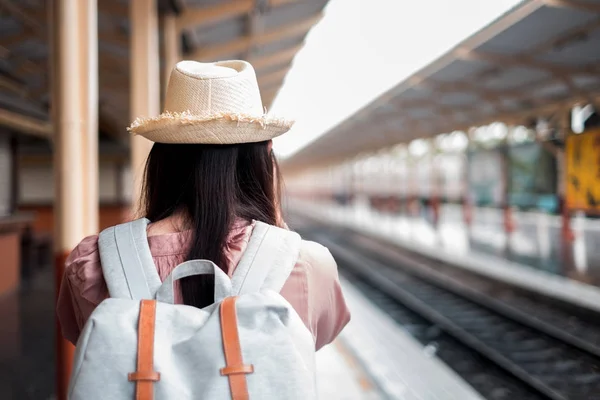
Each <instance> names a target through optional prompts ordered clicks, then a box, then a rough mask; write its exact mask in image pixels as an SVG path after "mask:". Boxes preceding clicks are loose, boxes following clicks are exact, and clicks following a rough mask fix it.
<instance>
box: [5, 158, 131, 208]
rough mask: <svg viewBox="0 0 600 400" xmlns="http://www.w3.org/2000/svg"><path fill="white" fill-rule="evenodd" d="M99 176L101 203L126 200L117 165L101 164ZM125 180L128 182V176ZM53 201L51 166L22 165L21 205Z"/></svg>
mask: <svg viewBox="0 0 600 400" xmlns="http://www.w3.org/2000/svg"><path fill="white" fill-rule="evenodd" d="M99 174H100V176H99V197H100V202H101V203H117V202H121V201H123V200H124V199H119V198H118V193H119V192H118V190H119V189H118V168H117V165H116V163H115V162H101V164H100V168H99ZM123 179H124V181H125V182H127V176H126V175H125V176H124V177H123ZM0 184H1V183H0ZM125 186H127V185H125ZM0 187H2V186H0ZM53 200H54V174H53V171H52V166H51V164H50V163H48V164H39V163H35V164H28V163H21V165H20V168H19V204H23V205H26V204H50V203H52V202H53Z"/></svg>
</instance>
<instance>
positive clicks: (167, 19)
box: [162, 14, 181, 95]
mask: <svg viewBox="0 0 600 400" xmlns="http://www.w3.org/2000/svg"><path fill="white" fill-rule="evenodd" d="M162 31H163V55H164V60H165V65H164V69H163V91H162V92H163V95H164V94H165V93H166V92H167V85H168V83H169V75H170V74H171V70H172V69H173V67H175V64H177V62H178V61H179V60H181V54H180V53H181V50H180V47H181V46H180V45H181V44H180V40H179V39H180V35H179V31H178V30H177V17H176V16H175V15H173V14H169V15H165V16H164V17H163V19H162Z"/></svg>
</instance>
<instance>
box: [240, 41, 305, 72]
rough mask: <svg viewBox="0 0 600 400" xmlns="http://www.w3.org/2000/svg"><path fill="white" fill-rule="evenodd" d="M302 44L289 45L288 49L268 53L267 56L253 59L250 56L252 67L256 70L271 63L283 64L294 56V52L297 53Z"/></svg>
mask: <svg viewBox="0 0 600 400" xmlns="http://www.w3.org/2000/svg"><path fill="white" fill-rule="evenodd" d="M303 46H304V44H299V45H297V46H294V47H290V48H288V49H285V50H282V51H279V52H277V53H274V54H269V55H267V56H262V57H257V58H254V59H253V58H251V59H250V62H252V65H253V66H254V68H255V69H256V70H257V71H258V70H260V69H263V68H268V67H270V66H272V65H278V64H283V63H286V62H291V61H292V59H293V58H294V57H295V55H296V53H298V51H299V50H300V49H301V48H302V47H303Z"/></svg>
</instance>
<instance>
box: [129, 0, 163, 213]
mask: <svg viewBox="0 0 600 400" xmlns="http://www.w3.org/2000/svg"><path fill="white" fill-rule="evenodd" d="M129 20H130V23H131V43H130V45H131V49H130V55H129V59H130V74H129V76H130V79H131V89H130V113H131V120H132V121H133V120H134V119H136V118H138V117H151V116H156V115H158V114H159V112H160V110H159V108H160V86H159V85H160V71H159V61H160V57H159V51H158V50H159V49H158V8H157V6H156V0H131V2H130V6H129ZM151 148H152V142H150V141H149V140H147V139H145V138H142V137H140V136H134V137H132V138H131V171H132V175H133V199H134V200H133V202H134V209H137V208H138V207H139V206H140V204H139V203H140V202H139V199H140V193H141V188H142V182H143V172H144V167H145V162H146V158H147V157H148V153H149V152H150V149H151ZM135 203H137V204H135Z"/></svg>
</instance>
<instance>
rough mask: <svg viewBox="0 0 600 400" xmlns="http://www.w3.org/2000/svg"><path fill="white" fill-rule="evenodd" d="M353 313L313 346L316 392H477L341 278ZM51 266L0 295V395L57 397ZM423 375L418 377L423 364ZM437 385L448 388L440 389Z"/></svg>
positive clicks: (344, 396)
mask: <svg viewBox="0 0 600 400" xmlns="http://www.w3.org/2000/svg"><path fill="white" fill-rule="evenodd" d="M343 285H344V292H345V295H346V297H347V301H348V304H349V307H350V309H351V312H352V321H351V322H350V324H349V325H348V327H347V328H346V329H345V330H344V331H343V332H342V334H341V335H340V337H339V338H338V339H337V340H336V341H335V342H334V343H332V344H331V345H329V346H326V347H325V348H324V349H322V350H320V351H319V352H318V353H317V373H318V380H317V382H318V388H319V396H320V397H319V398H321V399H328V400H329V399H331V400H376V399H400V400H452V399H457V400H458V399H460V400H470V399H474V400H475V399H477V400H479V397H478V395H477V394H476V393H475V392H473V390H472V389H471V388H470V387H469V386H468V385H466V384H465V383H464V382H463V381H462V380H461V379H460V378H459V377H457V376H456V375H455V374H454V373H453V372H452V371H450V370H448V369H447V367H445V366H444V365H442V364H441V363H440V362H438V361H437V360H436V359H435V358H431V357H430V356H428V355H427V354H426V353H425V352H423V349H422V347H421V345H420V344H419V343H418V342H416V341H415V340H414V339H412V338H411V337H410V336H408V334H406V333H404V331H403V330H402V329H400V328H399V327H398V326H397V325H396V323H395V322H393V320H391V318H389V317H387V316H386V315H385V314H384V313H383V312H381V311H379V310H378V309H377V308H376V306H374V305H372V304H371V303H370V302H369V301H368V300H367V299H366V298H365V297H364V296H362V294H360V292H358V291H357V290H356V289H354V288H353V287H352V286H350V285H349V284H347V283H346V282H343ZM53 304H54V293H53V281H52V270H51V269H50V268H46V269H43V270H38V271H37V273H36V274H35V275H34V276H33V278H32V280H31V281H29V282H28V283H27V284H25V285H24V286H23V287H22V289H21V290H20V291H19V292H17V293H14V294H12V295H9V296H5V297H3V298H0V317H2V326H1V328H0V333H1V334H0V399H2V400H13V399H14V400H29V399H31V400H49V399H54V394H53V392H54V361H55V357H54V351H53V350H54V306H53ZM425 371H426V372H427V374H426V376H427V379H423V376H425V374H424V372H425ZM440 390H441V391H442V392H444V393H446V394H447V395H442V396H440V395H439V392H440Z"/></svg>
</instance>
